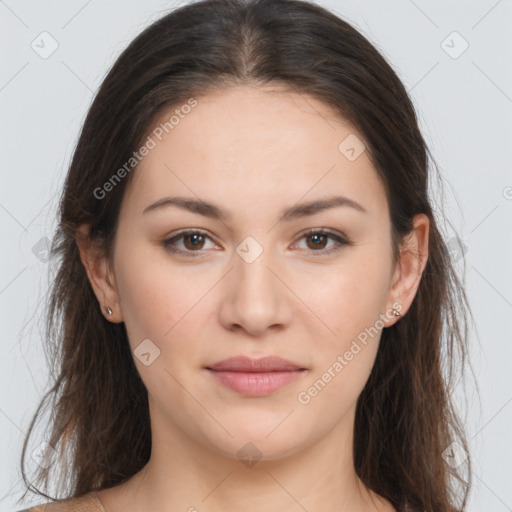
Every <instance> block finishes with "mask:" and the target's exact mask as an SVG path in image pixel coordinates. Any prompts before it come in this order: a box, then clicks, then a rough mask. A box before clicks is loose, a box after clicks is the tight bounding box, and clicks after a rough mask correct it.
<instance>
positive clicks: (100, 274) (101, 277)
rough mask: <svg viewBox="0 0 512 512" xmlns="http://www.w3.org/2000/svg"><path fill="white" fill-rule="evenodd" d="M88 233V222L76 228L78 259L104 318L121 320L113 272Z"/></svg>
mask: <svg viewBox="0 0 512 512" xmlns="http://www.w3.org/2000/svg"><path fill="white" fill-rule="evenodd" d="M89 233H90V226H89V225H88V224H82V225H81V226H80V227H79V228H78V229H77V232H76V243H77V245H78V249H79V251H80V259H81V260H82V263H83V265H84V268H85V271H86V272H87V276H88V278H89V282H90V283H91V286H92V288H93V290H94V294H95V295H96V298H97V299H98V303H99V307H100V308H101V311H102V313H103V315H104V316H105V318H106V319H107V320H109V321H110V322H113V323H118V322H122V321H123V315H122V313H121V308H120V307H119V295H118V292H117V288H116V284H115V279H114V273H113V272H112V270H111V269H110V267H109V265H108V261H107V258H106V255H105V254H104V251H103V250H102V249H101V248H100V247H99V246H98V244H97V242H95V241H94V240H91V238H90V235H89ZM107 308H110V309H111V310H112V314H111V315H108V314H107Z"/></svg>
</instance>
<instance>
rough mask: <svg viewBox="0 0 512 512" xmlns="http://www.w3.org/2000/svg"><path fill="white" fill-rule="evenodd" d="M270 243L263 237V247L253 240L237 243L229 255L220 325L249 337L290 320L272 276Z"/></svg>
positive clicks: (280, 287)
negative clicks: (230, 262)
mask: <svg viewBox="0 0 512 512" xmlns="http://www.w3.org/2000/svg"><path fill="white" fill-rule="evenodd" d="M270 240H271V237H266V241H267V246H266V247H263V243H260V242H259V241H258V240H256V238H255V237H253V236H248V237H246V238H245V239H244V240H242V242H240V244H239V245H238V246H237V247H236V253H234V255H233V265H234V268H233V271H232V272H230V277H229V279H230V285H229V286H228V290H229V291H228V293H227V296H225V297H224V304H223V314H222V317H223V321H224V322H226V323H227V324H230V325H233V324H237V325H239V326H242V327H243V328H244V329H245V330H247V331H249V332H252V333H255V332H262V331H264V330H265V329H266V328H268V327H270V326H272V325H275V324H283V323H286V322H287V321H289V319H290V318H291V316H290V308H289V305H287V296H286V287H285V286H284V285H283V283H281V282H280V280H279V279H278V278H277V277H276V275H275V274H276V273H277V274H279V270H277V269H279V268H280V265H279V263H278V261H277V258H276V257H274V256H275V254H276V252H275V251H274V250H273V249H272V247H271V246H270V245H268V244H269V243H271V242H270ZM283 280H284V279H283ZM287 312H288V313H287Z"/></svg>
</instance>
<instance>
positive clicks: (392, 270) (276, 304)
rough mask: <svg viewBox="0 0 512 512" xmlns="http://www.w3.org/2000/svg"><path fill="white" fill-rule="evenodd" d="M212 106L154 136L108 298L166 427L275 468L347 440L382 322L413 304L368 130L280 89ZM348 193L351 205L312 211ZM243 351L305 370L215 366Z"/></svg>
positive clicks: (204, 101)
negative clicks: (326, 443) (405, 297)
mask: <svg viewBox="0 0 512 512" xmlns="http://www.w3.org/2000/svg"><path fill="white" fill-rule="evenodd" d="M196 100H197V105H196V106H195V107H194V108H192V109H190V112H189V113H188V114H186V115H183V116H182V117H181V116H180V120H179V123H178V124H176V125H175V126H174V127H173V128H172V130H169V133H166V132H165V131H163V135H164V136H162V133H161V132H162V130H159V131H158V130H157V131H156V132H155V131H152V132H150V133H149V135H150V137H151V138H152V141H153V142H154V143H155V144H153V143H150V144H149V145H150V146H154V147H152V148H151V149H150V151H149V152H148V154H147V155H146V156H145V157H144V158H143V160H142V161H141V163H140V164H139V166H138V167H137V169H136V170H135V171H133V172H134V176H133V181H132V182H131V183H130V185H129V187H128V188H127V190H126V193H125V196H124V199H123V203H122V207H121V212H120V220H119V227H118V231H117V234H116V239H115V248H114V257H113V281H114V290H115V292H113V293H115V295H113V296H111V297H110V298H109V300H110V301H111V307H112V305H113V306H114V308H115V314H114V316H115V318H116V320H117V321H124V322H125V325H126V329H127V333H128V337H129V343H130V346H131V349H132V351H134V361H135V364H136V366H137V369H138V371H139V373H140V375H141V378H142V380H143V381H144V383H145V385H146V387H147V390H148V393H149V399H150V409H151V420H152V428H153V430H154V432H157V431H158V432H164V431H165V432H167V433H169V435H170V436H171V437H173V436H181V437H186V438H187V439H188V440H189V441H190V442H194V443H197V444H198V445H201V446H202V447H205V448H208V449H210V450H213V451H215V452H218V453H222V454H224V455H226V456H228V457H232V458H235V457H237V456H239V455H237V453H238V452H239V450H240V449H241V448H242V447H243V446H244V445H246V443H248V442H252V443H253V444H254V445H255V446H257V448H258V449H259V451H260V452H261V454H262V457H263V458H267V459H269V460H270V459H275V458H279V457H283V456H285V455H289V454H292V453H295V452H298V451H300V450H302V449H305V448H307V447H308V446H311V445H313V444H314V443H316V442H318V441H319V440H320V439H322V438H323V437H325V436H327V435H328V434H329V433H331V432H333V431H334V432H335V431H343V432H345V433H347V435H348V432H349V431H350V430H351V428H352V426H353V425H352V422H353V417H354V416H353V414H354V410H355V403H356V400H357V397H358V395H359V394H360V392H361V391H362V389H363V387H364V385H365V383H366V381H367V379H368V376H369V374H370V371H371V369H372V366H373V364H374V360H375V356H376V353H377V349H378V344H379V339H380V335H381V331H382V328H383V327H385V326H390V325H391V324H392V323H394V322H395V321H396V318H395V317H393V315H392V314H391V309H392V308H393V307H395V308H397V307H398V309H399V310H400V309H401V307H402V305H403V303H404V301H402V304H401V305H400V302H399V301H398V303H397V297H396V296H395V294H394V293H393V292H395V291H396V289H394V288H393V285H394V283H395V282H396V280H397V279H398V277H399V276H398V274H397V271H396V266H395V265H394V264H393V260H392V246H391V225H390V218H389V213H388V204H387V199H386V195H385V191H384V187H383V185H382V183H381V181H380V179H379V177H378V175H377V173H376V171H375V169H374V168H373V167H372V165H371V162H370V160H369V157H368V155H367V153H366V151H364V150H362V152H361V153H360V154H359V156H357V155H358V153H359V151H360V150H361V147H360V146H358V144H360V143H361V141H362V136H361V135H360V134H358V133H357V132H356V131H355V130H354V129H353V128H352V127H351V126H350V125H349V124H348V123H347V122H345V121H344V120H342V119H335V118H334V117H333V115H332V113H330V112H329V108H328V107H327V106H326V105H324V104H323V103H321V102H319V101H317V100H315V99H313V98H311V97H308V96H304V95H296V94H292V93H289V92H283V91H281V92H279V91H278V90H277V89H274V90H273V91H272V92H271V91H270V89H269V88H267V89H261V88H260V89H256V88H253V87H249V86H246V87H245V86H244V87H236V88H231V89H229V90H224V91H218V92H214V93H209V94H207V95H204V96H200V97H197V98H196ZM174 110H175V109H174V108H173V109H172V111H170V112H166V113H165V115H162V118H161V121H162V122H165V121H166V120H168V119H169V118H170V116H171V115H172V112H173V111H174ZM186 110H187V111H188V109H186ZM159 124H160V123H159V122H158V123H157V124H156V125H155V127H157V126H158V125H159ZM155 127H153V128H155ZM155 134H159V136H158V137H157V136H156V135H155ZM347 137H350V138H349V139H347ZM355 137H357V139H356V138H355ZM159 138H161V140H159ZM345 139H347V140H346V141H345ZM358 140H359V142H358ZM343 141H345V142H343ZM340 143H342V144H341V146H340ZM351 147H352V148H354V151H351V150H350V148H351ZM354 157H356V158H354ZM171 197H172V198H188V199H189V200H190V203H189V206H190V205H191V204H192V202H195V201H199V203H200V205H202V208H197V207H196V208H193V207H192V206H190V209H188V208H186V207H184V206H179V205H178V204H173V203H171V202H167V203H165V202H163V201H162V200H165V199H166V198H171ZM334 197H342V198H345V199H342V200H339V199H338V202H336V201H334V202H333V203H332V204H331V206H330V207H325V208H321V207H318V208H317V207H314V206H312V207H311V208H299V207H300V206H301V205H305V204H309V203H315V202H320V201H325V200H328V199H332V198H334ZM206 203H207V204H208V205H213V206H210V207H206V206H205V204H206ZM158 204H159V206H158ZM319 204H320V203H319ZM320 205H321V204H320ZM324 206H328V205H326V204H324ZM286 211H288V213H287V214H286V215H284V214H283V212H286ZM190 231H193V232H192V233H190ZM194 232H195V233H194ZM411 300H412V298H411ZM116 301H118V302H116ZM402 314H403V311H402ZM236 356H246V357H249V358H253V359H260V358H262V357H266V356H277V357H280V358H283V359H285V360H287V361H289V362H291V363H293V364H294V365H295V367H296V368H297V369H298V370H297V371H286V372H284V371H281V372H272V373H274V375H270V374H269V372H268V371H267V372H262V373H259V374H258V375H256V374H253V375H252V376H251V375H247V372H238V375H235V373H237V372H230V371H224V372H218V371H217V372H216V371H213V370H211V369H208V368H211V367H212V366H214V365H215V364H216V363H218V362H220V361H223V360H226V359H228V358H231V357H236ZM231 369H233V368H231ZM274 369H276V368H274ZM292 412H293V413H292ZM285 418H286V419H285Z"/></svg>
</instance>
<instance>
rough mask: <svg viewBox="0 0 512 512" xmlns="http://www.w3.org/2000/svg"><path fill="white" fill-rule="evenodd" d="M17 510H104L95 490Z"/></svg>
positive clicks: (32, 511) (85, 511)
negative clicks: (75, 496)
mask: <svg viewBox="0 0 512 512" xmlns="http://www.w3.org/2000/svg"><path fill="white" fill-rule="evenodd" d="M19 512H106V511H105V508H104V507H103V505H102V504H101V501H100V498H99V496H98V493H97V492H96V491H91V492H90V493H88V494H84V495H83V496H80V498H68V499H65V500H61V501H55V502H47V503H43V504H42V505H36V506H35V507H31V508H26V509H24V510H20V511H19Z"/></svg>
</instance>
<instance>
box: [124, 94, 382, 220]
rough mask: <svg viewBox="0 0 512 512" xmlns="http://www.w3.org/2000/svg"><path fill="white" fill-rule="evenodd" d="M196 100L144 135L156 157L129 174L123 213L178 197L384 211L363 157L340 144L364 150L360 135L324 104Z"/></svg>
mask: <svg viewBox="0 0 512 512" xmlns="http://www.w3.org/2000/svg"><path fill="white" fill-rule="evenodd" d="M194 99H195V100H196V102H197V104H196V105H195V106H194V107H192V108H183V109H180V105H175V106H173V107H172V108H170V109H168V110H167V111H165V112H163V113H162V114H161V116H160V117H159V119H158V120H157V121H156V122H155V123H154V125H153V126H152V127H151V130H150V131H149V132H148V134H149V137H150V138H151V145H152V146H153V148H152V149H151V150H150V151H149V152H148V154H147V156H145V157H144V158H143V159H142V160H141V162H140V163H139V165H138V166H137V168H136V170H135V171H134V172H135V175H134V176H133V181H132V182H131V184H130V186H129V187H128V190H127V192H126V196H125V200H124V201H123V202H127V203H128V204H129V207H130V208H132V209H136V210H137V211H138V212H139V213H140V212H141V211H142V210H143V209H144V207H145V206H147V204H148V202H149V201H156V200H158V199H159V198H161V197H164V196H165V195H175V194H183V195H187V196H197V197H199V198H204V199H208V200H211V202H215V203H217V204H224V205H226V208H228V209H233V210H236V209H237V208H239V209H240V211H246V210H247V209H248V208H250V205H251V204H256V203H257V204H259V208H260V209H261V208H262V207H264V208H269V207H270V206H269V205H271V204H276V208H277V209H279V210H281V209H282V205H283V204H287V205H288V204H293V203H296V202H298V201H299V200H300V199H301V198H304V199H308V200H310V199H316V198H318V197H323V196H325V195H332V194H333V193H339V194H342V195H345V196H348V197H351V198H352V199H354V200H355V201H360V202H365V203H366V204H367V205H368V207H369V209H372V208H373V209H374V210H376V211H379V209H381V208H382V207H386V198H385V194H384V188H383V186H382V184H381V182H380V179H379V177H378V176H377V173H376V172H375V170H374V169H373V166H372V164H371V162H370V159H369V157H368V155H367V154H366V151H362V153H361V154H360V155H359V156H358V157H357V158H355V159H353V158H347V153H346V152H344V150H345V149H346V148H345V146H346V144H345V143H344V141H347V140H348V141H350V142H351V145H352V146H353V145H354V141H355V144H356V145H357V144H360V145H361V144H362V136H361V135H360V134H358V133H357V132H356V131H355V129H354V128H353V127H352V126H351V125H350V124H349V123H348V122H347V121H346V120H344V119H342V118H340V117H339V116H336V115H335V114H334V112H333V111H332V110H331V109H330V108H329V106H328V105H326V104H324V103H323V102H321V101H319V100H317V99H315V98H313V97H311V96H308V95H304V94H297V93H292V92H286V91H283V90H281V89H278V88H276V87H273V88H271V87H266V88H256V87H252V86H237V87H232V88H229V89H225V90H216V91H214V92H209V93H207V94H204V95H201V96H198V97H195V98H194ZM184 105H185V103H184ZM177 110H178V112H176V111H177ZM173 114H176V115H174V118H173V119H172V124H171V123H170V122H169V121H170V119H171V117H172V116H173ZM165 123H167V125H166V124H165ZM358 141H359V142H358ZM340 144H341V146H340ZM361 147H362V146H360V147H356V150H357V151H359V150H360V149H361ZM363 198H366V200H364V199H363ZM253 213H255V212H253Z"/></svg>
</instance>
